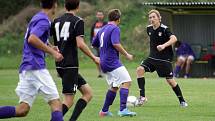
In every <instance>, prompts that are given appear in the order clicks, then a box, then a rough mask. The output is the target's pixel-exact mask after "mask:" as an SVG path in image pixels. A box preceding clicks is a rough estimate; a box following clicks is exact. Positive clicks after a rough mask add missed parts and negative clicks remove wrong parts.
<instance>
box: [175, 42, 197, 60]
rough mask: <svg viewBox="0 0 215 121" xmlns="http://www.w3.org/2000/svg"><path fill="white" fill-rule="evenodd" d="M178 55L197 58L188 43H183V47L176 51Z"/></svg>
mask: <svg viewBox="0 0 215 121" xmlns="http://www.w3.org/2000/svg"><path fill="white" fill-rule="evenodd" d="M176 55H177V56H180V55H182V56H186V55H192V56H194V57H195V54H194V52H193V50H192V49H191V47H190V45H188V44H187V43H181V45H180V46H179V47H178V48H177V50H176Z"/></svg>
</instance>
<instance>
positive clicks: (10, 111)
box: [0, 106, 16, 119]
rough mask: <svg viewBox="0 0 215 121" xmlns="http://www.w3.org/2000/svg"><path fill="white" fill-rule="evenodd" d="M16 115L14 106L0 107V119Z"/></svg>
mask: <svg viewBox="0 0 215 121" xmlns="http://www.w3.org/2000/svg"><path fill="white" fill-rule="evenodd" d="M15 116H16V108H15V107H14V106H4V107H0V119H4V118H12V117H15Z"/></svg>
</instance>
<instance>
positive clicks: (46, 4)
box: [40, 0, 57, 9]
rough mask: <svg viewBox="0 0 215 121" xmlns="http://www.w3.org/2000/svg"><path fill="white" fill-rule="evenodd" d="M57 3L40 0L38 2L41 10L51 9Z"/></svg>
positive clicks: (52, 0)
mask: <svg viewBox="0 0 215 121" xmlns="http://www.w3.org/2000/svg"><path fill="white" fill-rule="evenodd" d="M55 3H57V0H41V1H40V6H41V7H42V8H45V9H46V8H47V9H51V8H52V7H53V6H54V4H55Z"/></svg>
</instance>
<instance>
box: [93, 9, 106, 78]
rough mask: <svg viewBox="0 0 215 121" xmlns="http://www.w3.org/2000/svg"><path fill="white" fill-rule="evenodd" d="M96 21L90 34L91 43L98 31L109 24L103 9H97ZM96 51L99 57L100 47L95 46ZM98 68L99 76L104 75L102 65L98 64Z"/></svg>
mask: <svg viewBox="0 0 215 121" xmlns="http://www.w3.org/2000/svg"><path fill="white" fill-rule="evenodd" d="M96 18H97V20H96V22H95V23H94V24H93V26H92V27H91V34H90V43H91V44H92V41H93V39H94V38H95V36H96V34H97V33H98V31H99V30H100V29H101V28H102V27H103V26H104V25H106V24H107V22H105V21H104V13H103V12H102V11H97V12H96ZM93 49H94V51H95V55H96V56H97V57H99V48H96V47H93ZM97 70H98V72H99V74H98V78H101V77H102V71H101V68H100V66H99V65H98V66H97Z"/></svg>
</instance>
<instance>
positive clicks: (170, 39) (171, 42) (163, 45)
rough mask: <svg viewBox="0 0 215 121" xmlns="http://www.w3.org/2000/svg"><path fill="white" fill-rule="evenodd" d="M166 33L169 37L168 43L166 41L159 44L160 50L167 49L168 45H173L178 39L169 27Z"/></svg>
mask: <svg viewBox="0 0 215 121" xmlns="http://www.w3.org/2000/svg"><path fill="white" fill-rule="evenodd" d="M165 35H166V36H168V37H169V41H167V42H166V43H164V44H162V45H158V46H157V49H158V50H159V51H162V50H164V49H165V48H166V47H168V46H172V45H173V44H174V43H175V42H176V41H177V38H176V36H175V35H173V34H172V33H171V32H170V30H169V28H167V29H166V30H165Z"/></svg>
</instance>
